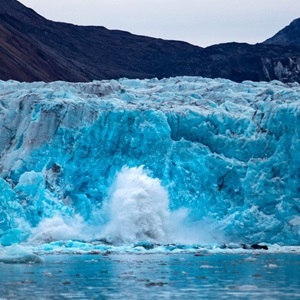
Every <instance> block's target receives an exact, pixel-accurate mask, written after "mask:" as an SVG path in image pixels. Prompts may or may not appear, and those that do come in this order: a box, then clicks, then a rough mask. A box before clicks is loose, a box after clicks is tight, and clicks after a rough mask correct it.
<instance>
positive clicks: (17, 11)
mask: <svg viewBox="0 0 300 300" xmlns="http://www.w3.org/2000/svg"><path fill="white" fill-rule="evenodd" d="M1 1H2V5H1V7H0V65H1V70H0V79H2V80H8V79H15V80H19V81H39V80H42V81H55V80H65V81H74V82H76V81H91V80H101V79H113V78H121V77H127V78H152V77H158V78H163V77H172V76H180V75H190V76H203V77H210V78H216V77H222V78H228V79H231V80H234V81H237V82H241V81H244V80H253V81H262V80H263V81H270V80H273V79H278V80H281V81H284V82H292V81H298V82H300V74H299V69H300V63H299V61H300V51H299V48H298V47H289V48H286V47H285V46H282V45H268V44H257V45H248V44H239V43H228V44H220V45H215V46H211V47H207V48H201V47H197V46H193V45H191V44H188V43H186V42H180V41H168V40H162V39H156V38H150V37H145V36H138V35H134V34H131V33H128V32H124V31H119V30H108V29H106V28H104V27H101V26H76V25H72V24H66V23H60V22H53V21H49V20H47V19H45V18H43V17H42V16H40V15H38V14H37V13H35V12H34V11H33V10H32V9H29V8H27V7H25V6H24V5H22V4H21V3H19V2H18V1H16V0H1Z"/></svg>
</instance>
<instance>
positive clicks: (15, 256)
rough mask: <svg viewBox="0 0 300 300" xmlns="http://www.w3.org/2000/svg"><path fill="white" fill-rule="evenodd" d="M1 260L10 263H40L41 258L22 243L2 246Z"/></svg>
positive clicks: (0, 250)
mask: <svg viewBox="0 0 300 300" xmlns="http://www.w3.org/2000/svg"><path fill="white" fill-rule="evenodd" d="M0 262H2V263H8V264H27V263H40V262H42V260H41V258H40V257H38V256H37V255H36V254H34V253H32V252H30V251H29V250H27V249H26V248H25V247H23V246H21V245H12V246H8V247H0Z"/></svg>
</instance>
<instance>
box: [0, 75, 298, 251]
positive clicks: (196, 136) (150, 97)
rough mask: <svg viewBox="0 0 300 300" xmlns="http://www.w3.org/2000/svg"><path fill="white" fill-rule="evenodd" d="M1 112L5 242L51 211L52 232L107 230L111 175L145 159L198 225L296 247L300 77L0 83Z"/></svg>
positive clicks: (0, 197) (0, 231) (172, 204)
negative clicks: (287, 79) (292, 81)
mask: <svg viewBox="0 0 300 300" xmlns="http://www.w3.org/2000/svg"><path fill="white" fill-rule="evenodd" d="M0 114H1V118H0V153H1V159H0V169H1V178H0V191H1V193H0V241H1V244H2V245H5V246H7V245H10V244H12V243H20V242H24V241H28V240H30V239H31V238H32V236H33V235H34V233H35V230H37V229H38V228H44V229H45V228H47V226H48V225H47V224H50V223H51V222H54V221H55V220H57V222H56V223H55V222H54V223H53V227H57V226H58V225H57V224H60V225H59V226H60V227H59V228H61V231H60V232H59V234H58V233H57V235H54V236H53V235H52V236H51V233H49V234H48V235H47V236H46V237H45V236H44V237H45V240H47V239H49V240H55V239H56V237H57V239H64V234H65V238H66V239H76V236H77V237H81V235H78V232H81V233H82V232H86V231H87V229H86V227H87V226H88V228H89V229H90V228H94V229H95V230H94V232H99V234H100V233H101V232H102V230H104V229H103V228H104V227H105V226H106V225H107V224H109V222H110V221H111V218H112V216H111V212H110V213H109V208H107V202H109V199H110V193H111V190H112V186H113V184H114V182H115V178H116V175H117V174H118V172H120V171H121V170H122V168H123V167H125V168H126V167H127V168H128V169H129V170H130V169H131V168H137V169H138V168H142V167H141V166H143V170H144V171H143V172H145V174H147V176H148V177H149V178H157V179H158V180H159V182H160V184H161V186H163V188H164V189H165V191H166V192H167V194H168V195H167V196H166V197H167V198H168V202H167V203H168V209H169V211H170V213H171V215H172V214H173V213H174V212H178V211H180V210H183V209H185V211H186V214H187V215H188V216H186V217H185V218H186V221H185V222H186V223H188V224H190V226H192V228H193V230H194V231H195V230H196V231H197V224H198V225H199V234H200V233H201V231H203V230H205V229H203V227H205V224H206V225H207V226H208V227H209V228H210V229H211V228H213V231H214V232H217V233H220V234H221V235H222V236H224V239H226V241H232V242H243V243H258V242H266V243H279V244H282V245H299V241H300V237H299V235H300V86H299V84H297V83H295V84H284V83H281V82H278V81H274V82H271V83H265V82H260V83H254V82H250V81H247V82H243V83H239V84H238V83H234V82H231V81H229V80H224V79H205V78H200V77H177V78H170V79H163V80H157V79H148V80H128V79H120V80H111V81H100V82H99V81H95V82H91V83H66V82H53V83H43V82H36V83H19V82H15V81H8V82H3V81H1V82H0ZM143 174H144V173H143ZM155 201H157V205H160V203H161V202H160V201H159V199H156V200H155ZM163 201H165V200H163ZM164 203H166V202H164ZM152 209H153V207H152ZM153 211H154V212H155V213H158V212H157V211H156V210H155V209H153ZM164 214H165V215H166V216H167V215H168V213H165V212H163V213H162V215H164ZM137 219H138V218H137ZM51 220H52V221H51ZM53 220H54V221H53ZM153 220H157V219H155V218H153ZM47 222H48V223H47ZM49 222H50V223H49ZM153 222H154V221H153ZM163 227H164V228H165V227H166V224H164V225H163ZM71 228H72V230H73V231H72V230H71ZM56 229H57V228H56ZM77 229H78V230H77ZM159 230H160V229H159ZM102 233H103V232H102ZM39 234H40V236H41V234H43V232H39ZM42 236H43V235H42ZM82 236H84V234H83V235H82ZM86 236H90V235H88V234H87V233H86ZM161 236H163V234H162V235H160V237H161ZM96 237H97V236H96ZM91 238H92V237H91ZM153 239H154V240H155V236H154V238H153ZM125 240H126V239H125ZM159 242H162V241H161V240H160V241H159ZM168 242H169V240H168Z"/></svg>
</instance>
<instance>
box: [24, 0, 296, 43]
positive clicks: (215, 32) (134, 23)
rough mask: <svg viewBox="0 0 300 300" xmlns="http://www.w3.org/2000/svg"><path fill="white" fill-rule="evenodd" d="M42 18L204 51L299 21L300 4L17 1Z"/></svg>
mask: <svg viewBox="0 0 300 300" xmlns="http://www.w3.org/2000/svg"><path fill="white" fill-rule="evenodd" d="M19 1H20V2H21V3H23V4H25V5H26V6H28V7H30V8H32V9H34V10H35V11H36V12H38V13H39V14H41V15H42V16H44V17H45V18H47V19H50V20H53V21H61V22H67V23H73V24H77V25H100V26H104V27H106V28H108V29H119V30H125V31H129V32H131V33H134V34H139V35H146V36H152V37H157V38H163V39H168V40H181V41H186V42H189V43H191V44H194V45H198V46H201V47H206V46H209V45H213V44H219V43H224V42H233V41H234V42H247V43H250V44H255V43H258V42H262V41H264V40H266V39H267V38H269V37H271V36H273V35H274V34H275V33H277V32H278V31H279V30H280V29H282V28H283V27H285V26H287V25H288V24H290V22H291V21H292V20H294V19H296V18H299V17H300V1H299V0H19Z"/></svg>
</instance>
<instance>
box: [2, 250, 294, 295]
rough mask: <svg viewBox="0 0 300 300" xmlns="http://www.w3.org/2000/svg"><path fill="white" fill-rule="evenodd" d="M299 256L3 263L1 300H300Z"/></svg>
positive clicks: (99, 257) (60, 258) (49, 258)
mask: <svg viewBox="0 0 300 300" xmlns="http://www.w3.org/2000/svg"><path fill="white" fill-rule="evenodd" d="M299 258H300V256H299V254H298V253H295V254H293V253H288V254H287V253H285V254H282V253H275V254H274V253H263V252H257V253H256V252H255V251H254V252H252V251H249V253H243V254H232V253H228V254H226V253H223V254H221V253H219V254H200V253H194V254H191V253H190V254H184V253H181V254H125V253H123V254H111V253H106V254H95V255H91V254H89V255H43V256H42V259H43V263H40V264H0V299H144V298H146V299H300V259H299Z"/></svg>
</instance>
